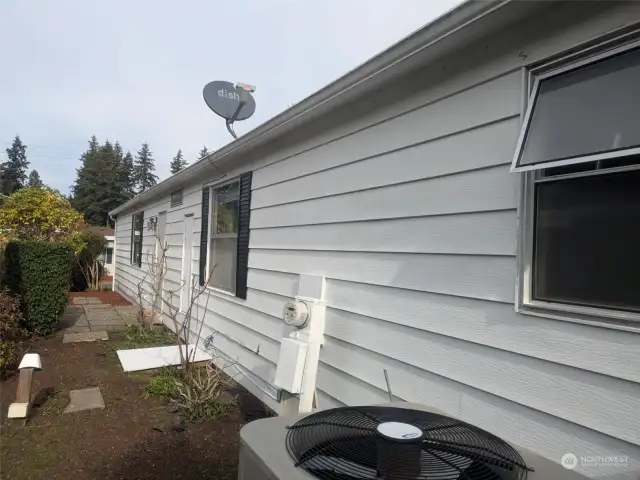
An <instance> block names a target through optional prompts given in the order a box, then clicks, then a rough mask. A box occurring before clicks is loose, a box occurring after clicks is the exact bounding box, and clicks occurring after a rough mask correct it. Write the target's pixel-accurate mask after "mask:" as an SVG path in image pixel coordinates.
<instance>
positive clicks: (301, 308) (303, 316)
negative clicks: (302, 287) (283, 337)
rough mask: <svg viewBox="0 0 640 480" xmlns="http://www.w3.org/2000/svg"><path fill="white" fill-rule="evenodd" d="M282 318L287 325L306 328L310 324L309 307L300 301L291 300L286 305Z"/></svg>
mask: <svg viewBox="0 0 640 480" xmlns="http://www.w3.org/2000/svg"><path fill="white" fill-rule="evenodd" d="M282 317H283V318H284V321H285V323H286V324H287V325H291V326H292V327H298V328H304V327H306V326H307V323H309V307H307V304H306V303H304V302H302V301H300V300H290V301H288V302H287V303H285V304H284V309H283V310H282Z"/></svg>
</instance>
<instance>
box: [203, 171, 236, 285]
mask: <svg viewBox="0 0 640 480" xmlns="http://www.w3.org/2000/svg"><path fill="white" fill-rule="evenodd" d="M232 183H238V188H239V187H240V177H234V178H232V179H230V180H225V181H220V182H217V183H211V184H209V185H206V184H205V186H206V188H208V189H209V213H208V215H209V222H208V226H209V228H208V230H209V231H208V232H207V270H206V275H209V274H210V273H211V266H212V264H211V260H212V259H211V247H212V246H213V239H214V234H213V209H214V208H215V195H214V192H215V191H216V190H218V189H220V188H222V187H225V186H227V185H231V184H232ZM215 238H235V239H236V245H237V239H238V234H237V233H235V234H233V233H222V234H215ZM236 248H237V247H236ZM235 262H236V278H237V276H238V258H237V255H236V259H235ZM210 281H211V278H207V284H206V288H209V289H211V290H213V291H215V292H219V293H224V294H225V295H231V296H234V297H235V295H236V292H235V288H234V289H233V290H225V289H224V288H220V287H216V286H214V285H211V283H210Z"/></svg>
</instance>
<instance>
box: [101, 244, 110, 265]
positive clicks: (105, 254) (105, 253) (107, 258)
mask: <svg viewBox="0 0 640 480" xmlns="http://www.w3.org/2000/svg"><path fill="white" fill-rule="evenodd" d="M102 258H103V259H104V263H106V264H111V263H113V248H110V247H107V248H105V249H104V251H103V252H102Z"/></svg>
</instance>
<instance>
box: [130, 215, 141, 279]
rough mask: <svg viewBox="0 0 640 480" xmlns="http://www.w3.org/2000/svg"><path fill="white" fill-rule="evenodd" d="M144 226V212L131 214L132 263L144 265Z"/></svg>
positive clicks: (139, 265)
mask: <svg viewBox="0 0 640 480" xmlns="http://www.w3.org/2000/svg"><path fill="white" fill-rule="evenodd" d="M143 228H144V212H138V213H134V214H133V215H132V216H131V265H137V266H138V267H142V230H143Z"/></svg>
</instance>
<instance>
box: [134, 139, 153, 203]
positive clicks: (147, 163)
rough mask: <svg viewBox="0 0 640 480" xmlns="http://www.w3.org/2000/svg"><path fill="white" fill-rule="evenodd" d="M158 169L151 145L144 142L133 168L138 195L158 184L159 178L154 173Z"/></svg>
mask: <svg viewBox="0 0 640 480" xmlns="http://www.w3.org/2000/svg"><path fill="white" fill-rule="evenodd" d="M155 169H156V167H155V165H154V161H153V155H152V153H151V150H149V144H148V143H147V142H144V143H143V144H142V147H140V150H138V155H137V156H136V160H135V163H134V166H133V177H134V179H135V185H136V187H137V188H138V193H141V192H144V191H145V190H149V189H150V188H151V187H153V186H154V185H155V184H156V183H158V177H157V176H156V175H155V174H154V173H153V172H154V171H155Z"/></svg>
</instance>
